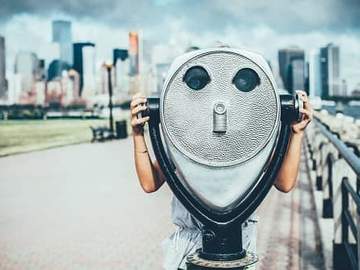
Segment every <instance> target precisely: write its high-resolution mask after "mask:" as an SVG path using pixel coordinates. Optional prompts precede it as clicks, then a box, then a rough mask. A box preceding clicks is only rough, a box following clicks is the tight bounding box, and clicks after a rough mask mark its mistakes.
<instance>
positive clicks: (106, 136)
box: [90, 126, 114, 142]
mask: <svg viewBox="0 0 360 270" xmlns="http://www.w3.org/2000/svg"><path fill="white" fill-rule="evenodd" d="M90 129H91V131H92V139H91V142H96V141H98V142H103V141H106V140H110V139H113V138H114V134H113V133H112V132H111V130H110V129H109V128H108V127H92V126H91V127H90Z"/></svg>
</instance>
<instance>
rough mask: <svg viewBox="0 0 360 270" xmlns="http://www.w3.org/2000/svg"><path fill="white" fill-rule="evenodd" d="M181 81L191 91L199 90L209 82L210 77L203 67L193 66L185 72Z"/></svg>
mask: <svg viewBox="0 0 360 270" xmlns="http://www.w3.org/2000/svg"><path fill="white" fill-rule="evenodd" d="M183 81H184V82H185V83H186V85H187V86H188V87H190V88H191V89H193V90H200V89H202V88H204V87H205V85H207V84H208V83H209V82H210V76H209V74H208V73H207V71H206V70H205V69H204V68H203V67H200V66H195V67H191V68H189V69H188V70H187V71H186V73H185V75H184V78H183Z"/></svg>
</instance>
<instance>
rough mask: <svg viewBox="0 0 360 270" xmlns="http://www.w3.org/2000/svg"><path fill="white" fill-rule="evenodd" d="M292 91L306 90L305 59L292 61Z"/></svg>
mask: <svg viewBox="0 0 360 270" xmlns="http://www.w3.org/2000/svg"><path fill="white" fill-rule="evenodd" d="M290 81H291V91H292V92H294V91H295V90H305V63H304V59H294V60H292V61H291V77H290Z"/></svg>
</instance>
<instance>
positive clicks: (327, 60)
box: [0, 20, 360, 108]
mask: <svg viewBox="0 0 360 270" xmlns="http://www.w3.org/2000/svg"><path fill="white" fill-rule="evenodd" d="M52 42H53V44H54V45H55V46H56V48H57V55H58V57H57V58H55V59H53V60H52V61H51V62H50V63H46V61H45V60H44V59H40V58H39V57H38V56H37V55H36V54H35V53H34V52H30V51H19V52H17V53H16V57H15V63H11V65H13V67H14V74H13V75H11V76H8V77H6V74H7V73H6V46H5V44H6V37H2V36H0V104H2V105H13V104H19V105H41V106H46V107H66V106H77V105H78V106H84V107H87V108H91V107H93V106H97V105H105V106H106V105H107V102H108V81H107V80H108V76H107V70H106V65H105V63H104V66H103V67H102V68H101V69H99V68H97V67H96V44H95V43H93V42H92V41H84V42H76V43H73V39H72V23H71V21H66V20H55V21H52ZM192 49H194V48H192ZM112 51H113V59H112V62H111V63H110V64H111V65H112V71H111V72H112V73H111V78H112V85H113V97H114V104H120V103H123V102H126V101H128V100H129V98H130V96H131V95H132V94H134V93H136V92H138V91H141V92H143V93H144V94H146V95H154V94H155V95H156V94H158V93H159V92H160V90H161V88H162V85H163V82H164V79H165V76H166V73H167V70H168V69H169V67H170V63H156V62H155V61H154V59H152V46H151V45H150V44H149V43H147V42H146V41H145V40H144V39H143V37H142V35H141V33H139V32H129V34H128V47H127V48H112ZM106 64H109V63H106ZM269 64H270V66H271V63H269ZM278 64H279V74H278V75H279V76H277V74H276V78H277V81H278V86H279V87H280V88H283V89H286V90H288V91H289V92H290V93H292V92H294V91H295V90H298V89H305V90H306V91H307V92H308V94H309V95H310V96H312V97H318V98H321V99H322V100H336V99H337V98H341V97H348V98H359V97H360V83H359V84H357V86H356V87H355V89H347V88H348V87H347V82H346V78H342V77H341V72H340V48H339V46H337V45H336V44H332V43H330V44H327V45H326V44H324V47H322V48H319V49H317V50H313V51H310V52H305V51H304V50H303V49H301V48H298V47H289V48H282V49H280V50H279V51H278Z"/></svg>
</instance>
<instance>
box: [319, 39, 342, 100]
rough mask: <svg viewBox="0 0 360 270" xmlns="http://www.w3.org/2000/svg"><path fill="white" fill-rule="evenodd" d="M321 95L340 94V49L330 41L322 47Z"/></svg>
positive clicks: (325, 96)
mask: <svg viewBox="0 0 360 270" xmlns="http://www.w3.org/2000/svg"><path fill="white" fill-rule="evenodd" d="M320 68H321V84H322V91H321V97H322V98H327V97H331V96H340V95H341V88H340V49H339V47H338V46H336V45H334V44H332V43H330V44H328V45H327V46H326V47H323V48H321V49H320Z"/></svg>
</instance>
